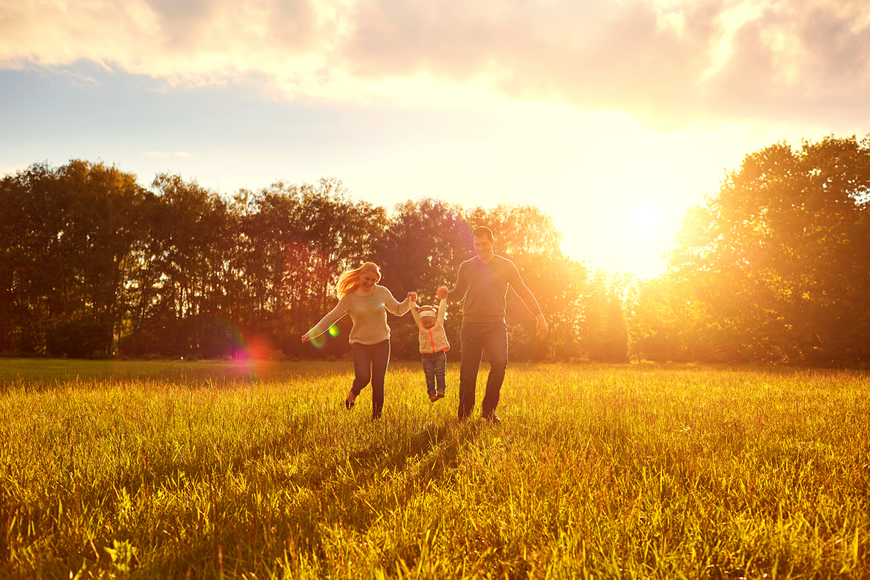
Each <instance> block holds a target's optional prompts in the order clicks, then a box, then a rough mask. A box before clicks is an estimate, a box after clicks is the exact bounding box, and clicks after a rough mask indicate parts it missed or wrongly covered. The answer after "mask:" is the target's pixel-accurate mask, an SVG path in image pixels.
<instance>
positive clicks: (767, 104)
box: [0, 0, 870, 128]
mask: <svg viewBox="0 0 870 580" xmlns="http://www.w3.org/2000/svg"><path fill="white" fill-rule="evenodd" d="M82 59H85V60H90V61H94V62H97V63H100V64H101V65H102V66H104V67H107V68H111V69H120V70H124V71H127V72H131V73H134V74H143V75H149V76H153V77H158V78H163V79H166V80H167V81H168V82H169V83H170V84H171V85H178V84H192V85H203V84H213V83H214V84H224V83H229V82H233V81H235V80H238V79H242V78H245V77H246V76H249V75H252V74H254V75H258V76H260V77H262V78H266V79H268V80H269V82H270V83H271V84H272V85H273V86H274V87H275V88H276V89H277V90H279V91H280V92H281V94H282V95H284V98H290V99H296V100H302V101H322V100H327V101H333V102H343V101H353V102H364V103H365V102H369V103H383V102H390V103H394V104H395V103H398V104H405V105H417V104H446V103H455V102H462V103H463V104H468V103H469V102H479V101H485V100H486V99H490V98H492V97H493V96H499V97H501V98H508V99H512V100H536V101H542V100H543V101H550V102H561V103H566V104H569V105H570V106H573V107H577V108H580V109H584V110H590V111H594V110H614V111H622V112H624V113H627V114H630V115H633V116H635V117H637V118H640V119H643V120H644V121H645V122H647V123H650V124H654V125H657V126H661V127H668V128H673V127H677V126H682V125H686V124H691V123H693V122H696V121H701V120H711V119H713V120H719V119H726V120H731V121H740V120H753V119H769V118H773V119H775V120H779V121H785V120H788V119H790V118H800V119H806V120H808V122H816V123H818V122H819V121H820V120H821V119H824V120H825V121H831V120H835V121H836V120H841V121H843V122H849V123H854V122H856V121H863V122H865V123H866V122H867V121H868V118H867V117H866V115H867V113H866V112H865V110H866V106H865V104H866V102H867V100H868V97H870V10H867V9H866V8H865V6H864V3H863V2H861V1H858V0H836V1H826V0H800V1H789V2H760V1H758V0H589V1H586V2H576V0H546V1H544V0H510V1H506V0H479V1H477V2H466V1H465V0H439V1H438V2H431V1H429V0H323V1H318V0H289V1H284V0H253V1H245V2H239V1H238V0H216V1H210V0H92V1H90V2H75V3H71V2H67V1H65V0H0V66H5V67H7V68H10V67H18V68H21V67H27V66H30V65H32V64H38V65H40V66H50V67H62V66H64V65H67V64H70V63H73V62H76V61H79V60H82Z"/></svg>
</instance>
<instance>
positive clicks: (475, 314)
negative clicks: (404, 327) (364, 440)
mask: <svg viewBox="0 0 870 580" xmlns="http://www.w3.org/2000/svg"><path fill="white" fill-rule="evenodd" d="M472 240H473V243H474V251H475V254H476V255H475V256H474V257H473V258H471V259H469V260H466V261H465V262H462V264H460V266H459V271H458V272H457V275H456V285H455V286H454V288H453V289H452V290H450V289H448V288H447V287H446V286H442V287H440V288H438V290H437V292H436V295H437V297H438V299H439V305H438V307H437V309H436V308H435V307H434V306H417V304H416V302H417V293H416V292H408V295H407V296H406V297H405V299H404V300H403V301H402V302H399V301H398V300H396V299H395V298H394V297H393V295H392V294H391V293H390V291H389V290H388V289H386V288H385V287H383V286H380V285H378V282H379V281H380V278H381V273H380V269H379V268H378V266H377V265H376V264H374V263H372V262H366V263H365V264H363V265H362V266H361V267H359V268H357V269H355V270H350V271H347V272H345V273H343V274H342V275H341V277H340V278H339V281H338V295H339V301H338V304H337V305H336V306H335V308H333V309H332V310H331V311H330V312H329V313H328V314H327V315H326V316H324V317H323V318H322V319H321V320H320V322H318V323H317V324H316V325H315V326H314V327H313V328H312V329H311V330H309V331H308V332H307V333H305V334H303V335H302V342H308V341H309V340H311V339H312V338H316V337H317V336H320V335H321V334H323V333H324V332H326V331H327V330H328V329H329V327H330V326H332V325H333V324H335V323H336V322H337V321H338V320H339V319H340V318H341V317H343V316H345V315H350V318H351V321H352V322H353V327H352V328H351V331H350V336H349V339H348V340H349V341H350V344H351V352H352V358H353V367H354V380H353V385H352V386H351V389H350V392H349V393H348V394H347V398H346V399H345V406H346V407H347V408H348V409H351V408H353V406H354V404H355V402H356V399H357V397H359V395H360V393H361V392H362V390H363V389H364V388H365V387H366V386H367V385H368V384H369V383H370V382H371V385H372V419H377V418H379V417H380V416H381V414H382V412H383V407H384V383H385V379H386V374H387V366H388V365H389V361H390V327H389V325H388V324H387V312H390V313H392V314H394V315H396V316H403V315H404V314H406V313H407V312H408V311H409V310H411V313H412V315H413V316H414V320H415V321H416V322H417V326H418V328H419V339H420V354H421V357H422V361H423V371H424V373H425V376H426V389H427V392H428V394H429V400H430V401H432V402H435V401H437V400H439V399H441V398H443V397H444V396H445V395H446V392H447V381H446V367H447V350H448V349H449V348H450V344H449V343H448V341H447V335H446V334H445V332H444V325H443V323H444V314H445V311H446V308H447V301H448V300H462V299H464V302H463V307H462V328H461V331H460V350H461V357H462V360H461V363H460V371H459V410H458V415H459V419H460V420H462V419H465V418H467V417H469V416H470V415H471V412H472V410H473V409H474V404H475V386H476V384H477V373H478V371H479V369H480V363H481V360H482V358H483V355H484V354H486V356H487V357H488V358H489V365H490V368H489V375H488V377H487V381H486V392H485V393H484V397H483V402H482V403H481V415H482V416H483V418H484V419H487V420H489V421H493V422H498V421H499V418H498V415H496V413H495V410H496V407H497V406H498V401H499V395H500V393H501V385H502V383H503V382H504V377H505V371H506V369H507V361H508V336H507V325H506V324H505V310H506V307H507V290H508V286H510V287H511V288H513V289H514V291H515V292H516V293H517V295H518V296H519V297H520V298H521V299H522V301H523V303H524V304H525V305H526V307H527V308H528V309H529V310H530V311H531V312H532V313H533V314H534V315H535V317H536V318H537V324H536V328H535V331H536V334H537V336H538V338H541V339H543V338H544V337H545V336H546V335H547V321H546V319H545V318H544V315H543V313H542V312H541V308H540V306H539V305H538V301H537V300H536V299H535V297H534V295H533V294H532V292H531V290H529V288H528V287H527V286H526V285H525V283H524V282H523V279H522V277H521V276H520V272H519V270H517V267H516V266H515V265H514V263H513V262H511V261H510V260H508V259H507V258H505V257H503V256H499V255H497V254H495V253H494V252H493V244H494V243H495V239H494V238H493V235H492V231H490V229H489V228H486V227H479V228H476V229H475V230H474V231H473V232H472Z"/></svg>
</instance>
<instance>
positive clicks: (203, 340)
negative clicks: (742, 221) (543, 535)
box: [0, 160, 627, 360]
mask: <svg viewBox="0 0 870 580" xmlns="http://www.w3.org/2000/svg"><path fill="white" fill-rule="evenodd" d="M0 216H2V217H0V248H2V254H0V352H7V353H17V354H42V355H51V356H69V357H107V356H113V355H125V356H140V357H141V356H151V355H154V356H173V357H178V356H183V357H202V358H218V357H238V356H251V355H253V356H259V357H299V358H301V357H324V356H341V355H342V354H343V353H344V352H345V351H346V350H347V338H346V333H347V330H348V324H347V321H343V322H342V323H339V325H338V336H336V337H327V338H326V341H325V342H326V344H324V345H322V348H320V349H312V348H311V346H310V345H302V344H301V343H300V340H299V337H300V336H301V334H302V333H303V332H305V331H306V330H308V328H310V327H311V326H312V325H313V324H314V323H315V322H316V321H317V320H318V319H319V318H320V317H321V316H322V315H323V314H324V313H326V312H327V311H328V310H329V309H330V308H331V307H332V306H333V305H334V303H335V301H336V297H335V294H334V285H335V282H336V279H337V276H338V275H339V274H340V273H341V272H342V271H343V270H345V269H347V268H350V267H356V266H358V265H359V264H360V263H361V262H363V261H374V262H376V263H378V264H379V265H380V266H381V269H382V273H383V279H382V284H383V285H384V286H386V287H387V288H389V289H390V290H391V291H392V292H393V294H394V295H395V296H397V297H401V296H404V294H406V293H407V292H408V291H410V290H417V291H418V292H419V293H420V295H421V299H422V300H423V301H426V302H429V303H433V302H434V300H435V296H434V292H435V289H436V288H437V287H438V286H440V285H444V284H447V285H452V284H453V282H454V281H455V273H456V270H457V268H458V266H459V263H460V262H461V261H463V260H465V259H468V258H469V257H470V256H471V255H472V247H471V238H470V231H471V229H473V226H474V225H476V224H482V223H486V224H489V225H490V226H491V227H492V228H493V229H494V230H495V231H497V232H499V243H500V247H501V248H503V251H504V253H505V254H506V255H508V256H510V257H511V258H512V259H513V260H514V261H515V262H516V263H517V264H518V266H519V267H520V268H521V270H522V271H523V273H524V275H525V277H526V282H527V284H528V285H529V286H530V287H531V288H532V289H533V291H534V292H535V294H536V296H537V297H538V299H539V301H540V302H541V305H542V307H543V308H544V310H545V311H546V312H547V313H548V317H549V319H550V321H551V329H552V333H551V339H550V340H548V342H546V343H540V342H539V341H537V340H536V339H533V338H532V336H533V332H532V330H533V328H534V317H533V316H532V315H531V313H529V312H528V310H526V308H525V306H523V305H522V303H521V302H520V301H519V299H518V298H517V297H515V296H512V297H511V300H510V301H509V312H508V314H509V316H508V323H509V331H510V333H511V335H512V342H511V345H512V347H513V357H514V359H518V360H523V359H525V360H533V359H534V360H541V359H547V358H561V359H567V358H578V359H579V358H587V359H595V360H625V358H626V356H627V354H626V346H627V335H626V330H625V323H624V320H622V318H621V316H616V317H614V316H613V314H614V308H615V311H617V312H618V311H619V304H620V302H619V299H618V298H617V296H616V293H617V288H616V287H615V286H614V285H613V284H611V283H610V282H611V280H610V278H608V277H606V276H603V275H600V274H596V273H592V272H589V271H588V269H587V268H586V266H584V265H583V264H582V263H580V262H577V261H575V260H572V259H570V258H568V257H566V256H565V255H564V254H563V253H562V251H561V249H560V235H559V233H558V232H557V231H556V230H555V228H554V226H553V222H552V219H551V218H550V216H548V215H546V214H544V213H542V212H541V211H540V210H539V209H538V208H536V207H533V206H507V205H500V206H498V207H495V208H488V209H487V208H481V207H475V208H472V209H469V210H466V209H463V208H462V207H460V206H458V205H453V204H449V203H446V202H443V201H440V200H433V199H423V200H419V201H408V202H405V203H403V204H400V205H398V206H396V207H395V208H394V209H393V210H392V211H390V212H388V211H387V210H385V209H384V208H382V207H377V206H374V205H372V204H370V203H367V202H363V201H353V200H352V199H350V197H349V195H348V193H347V192H346V190H345V189H344V188H343V186H342V184H341V183H340V182H339V181H338V180H335V179H322V180H321V181H320V182H319V183H316V184H308V185H302V186H296V185H287V184H284V183H276V184H273V185H272V186H270V187H268V188H264V189H262V190H260V191H248V190H244V189H243V190H240V191H238V192H237V193H236V194H234V195H233V196H231V197H222V196H220V195H218V194H217V193H215V192H212V191H209V190H207V189H205V188H203V187H201V186H199V185H198V184H197V183H196V182H191V181H184V180H183V179H181V178H180V177H179V176H176V175H168V174H161V175H158V176H157V177H156V178H155V179H154V181H153V182H152V183H151V185H150V187H149V188H144V187H141V186H140V185H138V184H137V182H136V178H135V176H134V175H131V174H128V173H124V172H122V171H120V170H119V169H117V168H116V167H112V166H106V165H104V164H102V163H90V162H87V161H79V160H76V161H71V162H70V163H69V164H67V165H64V166H61V167H50V166H48V165H47V164H44V163H42V164H39V163H38V164H34V165H32V166H31V167H29V168H27V169H26V170H23V171H20V172H18V173H16V174H14V175H9V176H7V177H5V178H4V179H3V180H2V182H0ZM617 319H618V320H617ZM460 323H461V308H460V306H459V305H457V304H454V305H451V308H450V310H449V316H448V318H447V324H446V326H447V331H448V336H449V337H450V339H451V340H452V342H453V344H458V342H459V340H458V329H459V325H460ZM390 324H391V326H392V328H393V350H394V356H398V357H408V358H410V357H415V356H416V347H417V339H416V333H417V331H416V326H415V325H414V323H413V320H412V318H411V317H410V316H408V317H403V318H401V319H396V318H392V319H391V320H390Z"/></svg>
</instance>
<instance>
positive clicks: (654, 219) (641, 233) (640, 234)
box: [625, 201, 663, 241]
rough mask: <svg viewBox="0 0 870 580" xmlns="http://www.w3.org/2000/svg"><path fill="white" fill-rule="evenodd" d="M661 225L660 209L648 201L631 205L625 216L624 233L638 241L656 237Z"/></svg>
mask: <svg viewBox="0 0 870 580" xmlns="http://www.w3.org/2000/svg"><path fill="white" fill-rule="evenodd" d="M662 225H663V220H662V214H661V209H660V208H659V207H658V206H657V205H656V204H654V203H650V202H648V201H640V202H635V203H632V204H631V206H629V208H628V211H627V212H626V215H625V229H626V233H627V234H629V235H630V236H631V237H632V238H633V239H635V240H638V241H640V240H649V239H652V238H656V237H658V236H659V234H660V233H661V231H662Z"/></svg>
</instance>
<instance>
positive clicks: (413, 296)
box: [408, 292, 417, 303]
mask: <svg viewBox="0 0 870 580" xmlns="http://www.w3.org/2000/svg"><path fill="white" fill-rule="evenodd" d="M408 301H409V302H415V303H416V302H417V293H416V292H408Z"/></svg>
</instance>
